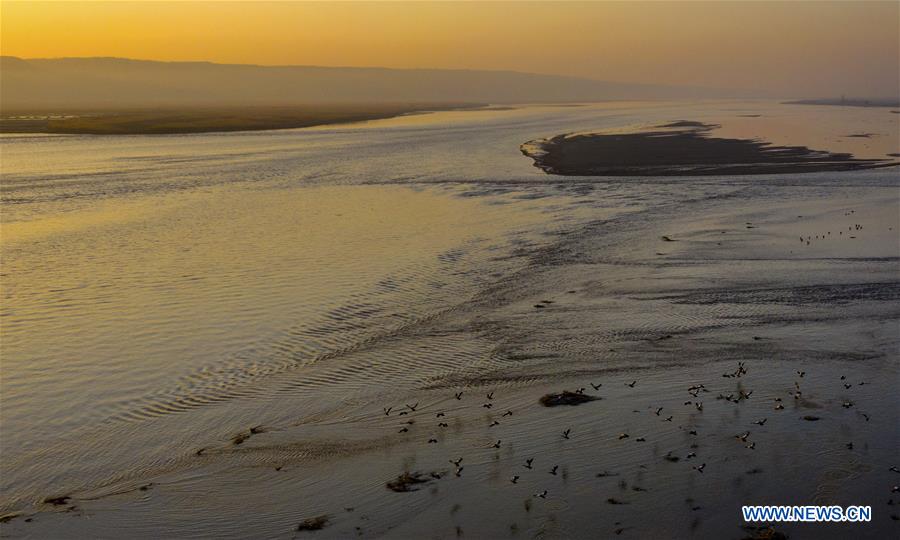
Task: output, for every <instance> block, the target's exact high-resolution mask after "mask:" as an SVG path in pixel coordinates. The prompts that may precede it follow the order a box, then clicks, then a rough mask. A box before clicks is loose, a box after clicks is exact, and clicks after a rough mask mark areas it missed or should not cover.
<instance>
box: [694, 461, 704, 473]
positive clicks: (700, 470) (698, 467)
mask: <svg viewBox="0 0 900 540" xmlns="http://www.w3.org/2000/svg"><path fill="white" fill-rule="evenodd" d="M705 468H706V463H703V464H701V465H698V466H696V467H694V470H695V471H697V472H701V473H702V472H703V469H705Z"/></svg>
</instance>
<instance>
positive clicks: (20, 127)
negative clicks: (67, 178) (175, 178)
mask: <svg viewBox="0 0 900 540" xmlns="http://www.w3.org/2000/svg"><path fill="white" fill-rule="evenodd" d="M485 106H486V105H484V104H478V103H457V104H448V103H430V104H429V103H420V104H358V105H332V106H326V105H309V106H294V107H217V108H187V107H181V108H171V109H165V108H164V109H155V110H151V109H142V110H121V111H109V112H82V113H70V114H47V113H43V114H41V113H33V112H31V113H28V112H22V113H19V114H16V115H4V116H3V117H2V118H0V133H7V134H12V133H22V134H27V133H47V134H60V135H175V134H188V133H223V132H234V131H270V130H278V129H297V128H305V127H314V126H323V125H333V124H348V123H354V122H365V121H369V120H382V119H386V118H394V117H397V116H402V115H407V114H421V113H426V112H434V111H446V110H456V109H475V108H479V107H485Z"/></svg>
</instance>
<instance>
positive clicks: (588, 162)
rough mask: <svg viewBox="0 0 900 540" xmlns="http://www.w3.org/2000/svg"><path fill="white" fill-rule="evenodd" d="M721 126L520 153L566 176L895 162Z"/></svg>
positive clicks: (591, 136) (603, 137)
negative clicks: (739, 134)
mask: <svg viewBox="0 0 900 540" xmlns="http://www.w3.org/2000/svg"><path fill="white" fill-rule="evenodd" d="M719 127H720V126H718V125H716V124H708V123H704V122H698V121H693V120H679V121H674V122H669V123H665V124H659V125H655V126H652V127H649V128H646V129H641V130H637V131H634V132H625V133H623V132H615V133H602V132H601V133H574V134H562V135H556V136H554V137H551V138H549V139H539V140H532V141H529V142H527V143H525V144H523V145H522V146H521V150H522V153H524V154H525V155H527V156H530V157H531V158H532V159H534V163H535V166H536V167H538V168H540V169H542V170H544V172H547V173H550V174H559V175H566V176H708V175H723V174H727V175H745V174H788V173H800V172H827V171H854V170H861V169H874V168H879V167H890V166H895V165H897V163H896V162H895V161H892V160H888V159H860V158H856V157H854V156H853V155H852V154H849V153H839V152H829V151H825V150H813V149H810V148H807V147H806V146H778V145H773V144H771V143H768V142H766V141H762V140H758V139H736V138H722V137H713V136H711V135H710V134H711V132H712V131H714V130H715V129H717V128H719Z"/></svg>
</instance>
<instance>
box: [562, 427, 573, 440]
mask: <svg viewBox="0 0 900 540" xmlns="http://www.w3.org/2000/svg"><path fill="white" fill-rule="evenodd" d="M571 432H572V428H569V429H567V430H565V431H563V433H562V436H563V439H568V438H569V433H571Z"/></svg>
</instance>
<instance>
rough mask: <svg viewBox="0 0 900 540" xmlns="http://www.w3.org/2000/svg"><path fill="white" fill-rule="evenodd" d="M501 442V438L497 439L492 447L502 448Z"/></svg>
mask: <svg viewBox="0 0 900 540" xmlns="http://www.w3.org/2000/svg"><path fill="white" fill-rule="evenodd" d="M500 442H501V441H500V439H497V442H495V443H494V445H493V446H492V447H491V448H500Z"/></svg>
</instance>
